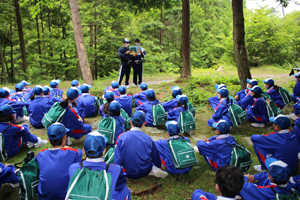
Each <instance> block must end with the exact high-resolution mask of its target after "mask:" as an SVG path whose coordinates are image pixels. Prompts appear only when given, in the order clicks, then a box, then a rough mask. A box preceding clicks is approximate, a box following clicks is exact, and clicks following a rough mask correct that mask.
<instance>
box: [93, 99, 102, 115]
mask: <svg viewBox="0 0 300 200" xmlns="http://www.w3.org/2000/svg"><path fill="white" fill-rule="evenodd" d="M101 105H103V99H102V98H100V97H95V104H94V106H95V108H96V115H99V114H100V113H99V112H100V106H101Z"/></svg>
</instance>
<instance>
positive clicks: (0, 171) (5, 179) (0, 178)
mask: <svg viewBox="0 0 300 200" xmlns="http://www.w3.org/2000/svg"><path fill="white" fill-rule="evenodd" d="M18 182H19V177H18V176H17V175H16V174H15V167H14V166H13V165H8V166H7V167H5V165H3V164H2V163H0V189H1V185H2V184H3V183H18Z"/></svg>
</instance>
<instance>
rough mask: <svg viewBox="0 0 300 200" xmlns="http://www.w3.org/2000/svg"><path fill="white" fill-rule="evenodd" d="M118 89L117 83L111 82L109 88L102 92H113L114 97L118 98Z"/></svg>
mask: <svg viewBox="0 0 300 200" xmlns="http://www.w3.org/2000/svg"><path fill="white" fill-rule="evenodd" d="M118 89H119V83H118V82H117V81H112V82H111V87H106V88H105V90H104V94H105V93H106V92H109V91H110V92H113V93H114V95H115V96H120V93H119V91H118Z"/></svg>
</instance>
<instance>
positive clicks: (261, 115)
mask: <svg viewBox="0 0 300 200" xmlns="http://www.w3.org/2000/svg"><path fill="white" fill-rule="evenodd" d="M247 109H248V110H247V111H246V113H247V118H248V121H250V122H255V123H259V124H265V123H268V122H269V116H268V111H267V106H266V102H265V100H264V99H263V98H257V99H255V98H254V103H253V105H252V106H251V105H249V106H248V107H247Z"/></svg>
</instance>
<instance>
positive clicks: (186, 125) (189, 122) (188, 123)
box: [178, 110, 196, 133]
mask: <svg viewBox="0 0 300 200" xmlns="http://www.w3.org/2000/svg"><path fill="white" fill-rule="evenodd" d="M178 123H179V126H180V132H181V133H187V132H189V131H193V130H196V123H195V119H194V117H193V114H192V113H191V112H190V111H189V110H186V111H183V112H180V116H179V120H178Z"/></svg>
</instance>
